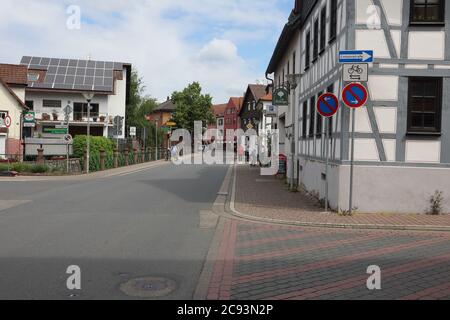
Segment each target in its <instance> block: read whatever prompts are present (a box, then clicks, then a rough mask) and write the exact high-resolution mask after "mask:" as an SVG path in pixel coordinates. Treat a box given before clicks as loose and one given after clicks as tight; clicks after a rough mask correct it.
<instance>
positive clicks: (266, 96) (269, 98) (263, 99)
mask: <svg viewBox="0 0 450 320" xmlns="http://www.w3.org/2000/svg"><path fill="white" fill-rule="evenodd" d="M259 100H261V101H272V93H269V94H266V95H265V96H264V97H262V98H261V99H259Z"/></svg>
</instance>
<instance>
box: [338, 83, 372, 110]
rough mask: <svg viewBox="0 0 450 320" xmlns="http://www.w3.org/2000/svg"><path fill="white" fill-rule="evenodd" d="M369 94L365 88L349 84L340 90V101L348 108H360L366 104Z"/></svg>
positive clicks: (356, 84)
mask: <svg viewBox="0 0 450 320" xmlns="http://www.w3.org/2000/svg"><path fill="white" fill-rule="evenodd" d="M368 97H369V94H368V92H367V89H366V87H364V86H363V85H362V84H359V83H350V84H349V85H347V86H346V87H345V88H344V90H342V101H344V103H345V104H346V106H347V107H350V108H354V109H356V108H360V107H362V106H363V105H365V104H366V102H367V99H368Z"/></svg>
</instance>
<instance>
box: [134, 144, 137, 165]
mask: <svg viewBox="0 0 450 320" xmlns="http://www.w3.org/2000/svg"><path fill="white" fill-rule="evenodd" d="M133 161H134V164H137V163H138V150H137V149H136V148H135V149H133Z"/></svg>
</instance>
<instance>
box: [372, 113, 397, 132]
mask: <svg viewBox="0 0 450 320" xmlns="http://www.w3.org/2000/svg"><path fill="white" fill-rule="evenodd" d="M373 110H374V112H375V118H376V119H377V124H378V129H379V130H380V133H396V132H397V108H395V107H374V108H373Z"/></svg>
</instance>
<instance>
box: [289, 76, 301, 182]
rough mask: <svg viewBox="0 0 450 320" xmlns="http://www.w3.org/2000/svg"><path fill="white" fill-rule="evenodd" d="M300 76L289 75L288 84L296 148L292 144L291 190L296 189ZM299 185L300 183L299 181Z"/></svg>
mask: <svg viewBox="0 0 450 320" xmlns="http://www.w3.org/2000/svg"><path fill="white" fill-rule="evenodd" d="M300 76H301V75H300V74H288V75H287V78H288V84H289V93H290V94H291V97H292V99H291V106H292V131H293V135H294V148H292V143H291V149H293V150H291V152H292V157H291V158H292V178H291V181H290V188H291V190H293V189H294V176H295V163H296V159H297V148H298V141H297V139H298V134H297V108H296V107H295V89H297V86H298V83H299V81H300ZM297 183H298V181H297Z"/></svg>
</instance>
